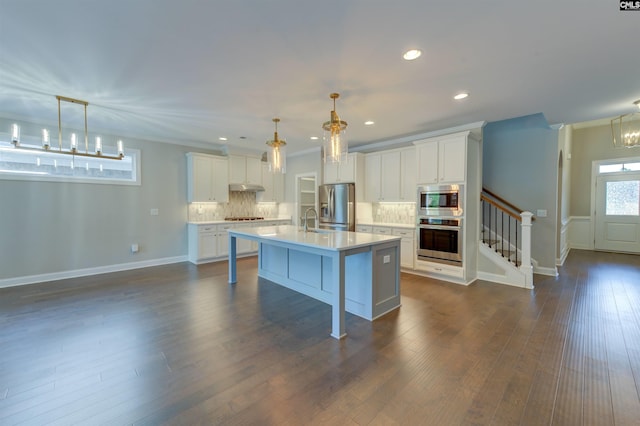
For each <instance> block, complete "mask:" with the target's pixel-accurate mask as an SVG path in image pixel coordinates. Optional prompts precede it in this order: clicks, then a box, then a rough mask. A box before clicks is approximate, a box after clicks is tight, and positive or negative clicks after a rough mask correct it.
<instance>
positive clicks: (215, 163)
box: [187, 152, 229, 203]
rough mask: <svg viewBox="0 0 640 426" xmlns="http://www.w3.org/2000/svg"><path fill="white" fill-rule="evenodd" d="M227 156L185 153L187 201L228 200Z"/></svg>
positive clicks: (218, 201)
mask: <svg viewBox="0 0 640 426" xmlns="http://www.w3.org/2000/svg"><path fill="white" fill-rule="evenodd" d="M228 170H229V165H228V162H227V158H225V157H218V156H215V155H207V154H198V153H193V152H189V153H187V175H188V176H187V201H189V202H217V203H226V202H229V180H228Z"/></svg>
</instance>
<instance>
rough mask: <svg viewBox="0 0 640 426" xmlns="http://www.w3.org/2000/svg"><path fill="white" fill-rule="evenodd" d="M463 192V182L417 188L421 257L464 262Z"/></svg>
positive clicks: (418, 252) (420, 258) (458, 263)
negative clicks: (461, 183) (460, 183)
mask: <svg viewBox="0 0 640 426" xmlns="http://www.w3.org/2000/svg"><path fill="white" fill-rule="evenodd" d="M463 191H464V187H463V185H423V186H419V187H418V194H417V210H418V211H417V215H416V217H417V222H418V223H417V238H416V241H417V258H418V260H425V261H430V262H439V263H446V264H451V265H457V266H461V265H462V235H463V234H462V213H463V205H462V204H463V200H464V192H463Z"/></svg>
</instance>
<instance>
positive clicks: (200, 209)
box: [188, 191, 278, 222]
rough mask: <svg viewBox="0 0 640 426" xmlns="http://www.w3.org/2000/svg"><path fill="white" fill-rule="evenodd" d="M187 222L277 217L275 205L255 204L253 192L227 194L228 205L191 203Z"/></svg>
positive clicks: (276, 206)
mask: <svg viewBox="0 0 640 426" xmlns="http://www.w3.org/2000/svg"><path fill="white" fill-rule="evenodd" d="M188 215H189V216H188V218H189V222H199V221H208V220H223V219H224V218H225V217H238V216H262V217H270V218H275V217H278V205H277V204H275V203H256V193H255V192H236V191H231V192H229V202H228V203H217V204H216V203H191V204H189V211H188Z"/></svg>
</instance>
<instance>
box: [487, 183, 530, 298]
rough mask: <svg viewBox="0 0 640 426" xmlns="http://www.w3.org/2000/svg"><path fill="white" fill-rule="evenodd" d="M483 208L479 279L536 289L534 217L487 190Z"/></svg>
mask: <svg viewBox="0 0 640 426" xmlns="http://www.w3.org/2000/svg"><path fill="white" fill-rule="evenodd" d="M480 206H481V228H480V232H481V235H480V244H479V251H478V255H479V259H478V278H480V279H483V280H487V281H493V282H498V283H501V284H507V285H513V286H516V287H522V288H529V289H531V288H533V267H532V265H531V262H532V260H531V227H532V222H533V217H532V216H533V215H532V214H531V212H527V211H522V210H521V209H519V208H517V207H516V206H514V205H512V204H511V203H509V202H508V201H506V200H504V199H503V198H501V197H499V196H498V195H496V194H494V193H492V192H491V191H489V190H487V189H486V188H483V189H482V194H481V195H480Z"/></svg>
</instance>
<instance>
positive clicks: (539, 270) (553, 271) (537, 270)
mask: <svg viewBox="0 0 640 426" xmlns="http://www.w3.org/2000/svg"><path fill="white" fill-rule="evenodd" d="M533 273H534V274H540V275H548V276H550V277H557V276H558V269H557V268H543V267H540V266H536V265H535V264H534V265H533Z"/></svg>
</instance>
